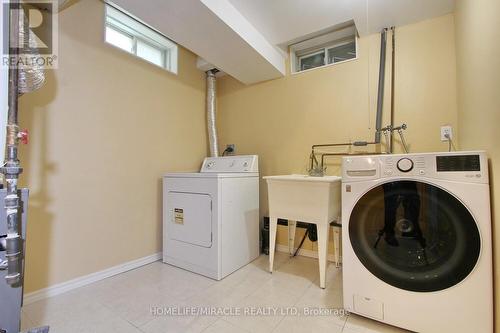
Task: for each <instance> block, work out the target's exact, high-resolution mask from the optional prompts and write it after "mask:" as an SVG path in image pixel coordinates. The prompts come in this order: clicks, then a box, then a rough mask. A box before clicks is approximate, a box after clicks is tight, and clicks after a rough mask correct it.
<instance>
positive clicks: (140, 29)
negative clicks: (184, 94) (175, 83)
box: [104, 3, 178, 74]
mask: <svg viewBox="0 0 500 333" xmlns="http://www.w3.org/2000/svg"><path fill="white" fill-rule="evenodd" d="M108 18H110V19H108ZM108 27H109V28H111V29H113V30H115V31H117V32H118V33H121V34H123V35H126V36H128V37H131V38H132V50H131V52H128V51H127V50H124V49H122V48H120V47H118V46H116V45H114V44H112V43H110V42H108V41H107V40H106V28H108ZM138 41H140V42H142V43H145V44H147V45H149V46H151V47H153V48H155V49H157V50H158V51H160V52H161V55H162V56H161V57H162V61H161V62H162V64H161V65H158V64H157V63H154V62H152V61H150V60H148V59H146V58H143V57H141V56H140V55H138V54H137V43H138ZM104 42H105V43H106V44H108V45H111V46H112V47H114V48H117V49H119V50H121V51H122V52H126V53H128V54H131V55H133V56H135V57H137V58H139V59H141V60H144V61H146V62H148V63H150V64H152V65H155V66H158V67H160V68H162V69H164V70H166V71H168V72H171V73H173V74H177V54H178V46H177V44H175V43H174V42H172V41H171V40H169V39H168V38H166V37H165V36H163V35H162V34H161V33H159V32H158V31H156V30H155V29H153V28H151V27H149V26H148V25H146V24H144V23H143V22H141V21H139V20H137V19H135V18H134V17H132V16H130V15H129V14H127V13H126V12H124V11H122V10H121V9H120V8H117V7H115V6H113V5H111V4H109V3H105V15H104Z"/></svg>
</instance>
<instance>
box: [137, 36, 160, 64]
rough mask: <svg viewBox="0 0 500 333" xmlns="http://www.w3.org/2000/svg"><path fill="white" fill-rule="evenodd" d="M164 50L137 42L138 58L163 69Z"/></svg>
mask: <svg viewBox="0 0 500 333" xmlns="http://www.w3.org/2000/svg"><path fill="white" fill-rule="evenodd" d="M163 53H164V52H163V50H161V49H159V48H157V47H154V46H153V45H150V44H148V43H145V42H143V41H141V40H137V56H139V57H141V58H142V59H145V60H147V61H150V62H152V63H153V64H156V65H158V66H161V67H163V66H164V64H163Z"/></svg>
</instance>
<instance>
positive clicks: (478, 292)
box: [342, 152, 493, 333]
mask: <svg viewBox="0 0 500 333" xmlns="http://www.w3.org/2000/svg"><path fill="white" fill-rule="evenodd" d="M342 174H343V175H342V176H343V180H342V231H343V235H342V240H343V242H342V247H343V296H344V307H345V308H346V309H347V310H348V311H351V312H353V313H357V314H360V315H362V316H366V317H369V318H372V319H375V320H378V321H381V322H385V323H388V324H391V325H394V326H398V327H402V328H406V329H409V330H412V331H416V332H422V333H448V332H450V333H451V332H456V333H466V332H467V333H468V332H481V333H491V332H493V280H492V279H493V273H492V244H491V238H492V234H491V216H490V214H491V213H490V189H489V181H488V160H487V157H486V154H485V153H484V152H451V153H422V154H405V155H373V156H349V157H345V158H344V159H343V163H342Z"/></svg>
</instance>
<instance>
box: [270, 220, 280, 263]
mask: <svg viewBox="0 0 500 333" xmlns="http://www.w3.org/2000/svg"><path fill="white" fill-rule="evenodd" d="M277 228H278V218H276V217H269V272H271V273H272V272H273V263H274V250H275V248H276V229H277Z"/></svg>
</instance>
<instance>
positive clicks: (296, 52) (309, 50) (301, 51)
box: [289, 26, 359, 75]
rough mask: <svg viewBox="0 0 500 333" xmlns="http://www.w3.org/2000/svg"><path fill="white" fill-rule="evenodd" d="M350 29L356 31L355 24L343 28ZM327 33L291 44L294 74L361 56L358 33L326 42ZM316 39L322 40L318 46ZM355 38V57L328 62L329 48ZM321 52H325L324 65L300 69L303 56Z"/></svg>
mask: <svg viewBox="0 0 500 333" xmlns="http://www.w3.org/2000/svg"><path fill="white" fill-rule="evenodd" d="M348 29H351V30H353V31H355V27H354V26H352V27H348V28H344V29H342V30H345V31H347V30H348ZM331 34H332V36H334V35H335V32H333V33H331ZM325 35H328V34H324V35H320V36H316V37H313V38H309V39H307V40H303V41H301V42H298V43H295V44H292V45H290V46H289V57H290V58H289V59H290V72H291V74H292V75H293V74H300V73H306V72H309V71H312V70H316V69H320V68H325V67H330V66H334V65H338V64H343V63H346V62H349V61H354V60H357V59H358V58H359V47H358V35H357V33H354V34H353V35H351V36H343V37H341V38H333V40H330V42H326V43H325V42H324V39H325ZM316 40H318V41H321V42H318V43H317V45H316V47H315V46H314V44H315V41H316ZM353 40H354V44H355V50H356V56H355V57H353V58H351V59H346V60H342V61H337V62H332V63H328V50H329V49H331V48H335V47H338V46H342V45H347V44H349V43H352V42H353ZM311 44H312V46H311ZM302 45H307V47H304V46H302ZM320 52H325V59H324V65H322V66H317V67H314V68H309V69H304V70H300V68H301V60H302V59H303V58H307V57H310V56H312V55H314V54H317V53H320Z"/></svg>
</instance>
